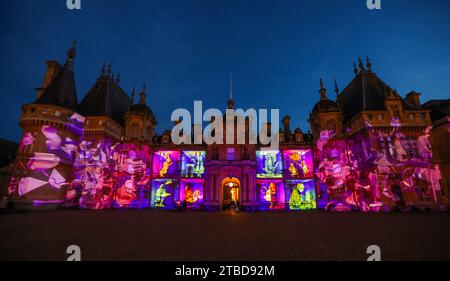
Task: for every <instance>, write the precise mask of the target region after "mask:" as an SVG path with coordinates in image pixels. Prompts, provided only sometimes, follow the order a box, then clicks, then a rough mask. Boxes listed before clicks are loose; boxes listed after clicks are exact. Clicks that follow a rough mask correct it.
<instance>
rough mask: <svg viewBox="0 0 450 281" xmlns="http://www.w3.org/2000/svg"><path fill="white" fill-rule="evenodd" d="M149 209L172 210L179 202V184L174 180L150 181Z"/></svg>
mask: <svg viewBox="0 0 450 281" xmlns="http://www.w3.org/2000/svg"><path fill="white" fill-rule="evenodd" d="M151 198H152V201H151V207H155V208H161V209H174V208H176V202H177V201H180V184H179V181H178V180H174V179H157V180H153V181H152V194H151Z"/></svg>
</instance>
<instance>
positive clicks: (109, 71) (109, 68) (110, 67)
mask: <svg viewBox="0 0 450 281" xmlns="http://www.w3.org/2000/svg"><path fill="white" fill-rule="evenodd" d="M111 69H112V65H111V63H110V64H109V65H108V77H111Z"/></svg>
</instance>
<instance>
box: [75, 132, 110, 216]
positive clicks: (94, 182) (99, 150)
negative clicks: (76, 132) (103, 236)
mask: <svg viewBox="0 0 450 281" xmlns="http://www.w3.org/2000/svg"><path fill="white" fill-rule="evenodd" d="M114 153H117V152H115V151H113V150H112V149H111V145H110V142H109V141H107V140H105V141H101V142H99V143H98V144H94V143H93V142H91V141H86V140H84V141H82V142H81V143H80V146H79V153H78V154H77V158H76V160H75V163H74V169H75V179H74V180H73V182H72V187H73V188H74V190H77V189H81V196H80V199H79V205H80V207H82V208H88V209H105V208H109V207H110V204H111V199H112V198H111V193H112V191H113V188H114V182H115V176H114V174H115V173H114V171H115V168H116V165H115V162H114V161H113V158H114ZM68 199H69V198H68Z"/></svg>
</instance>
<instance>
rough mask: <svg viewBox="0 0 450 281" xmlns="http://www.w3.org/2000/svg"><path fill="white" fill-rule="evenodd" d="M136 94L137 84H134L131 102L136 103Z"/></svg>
mask: <svg viewBox="0 0 450 281" xmlns="http://www.w3.org/2000/svg"><path fill="white" fill-rule="evenodd" d="M135 96H136V86H135V85H134V84H133V88H132V89H131V103H132V104H134V97H135Z"/></svg>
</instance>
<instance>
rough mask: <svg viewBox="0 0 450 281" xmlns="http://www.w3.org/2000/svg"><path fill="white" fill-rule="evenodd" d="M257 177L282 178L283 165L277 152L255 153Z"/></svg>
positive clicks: (263, 151) (262, 151)
mask: <svg viewBox="0 0 450 281" xmlns="http://www.w3.org/2000/svg"><path fill="white" fill-rule="evenodd" d="M256 164H257V177H258V178H282V177H283V174H282V170H283V165H282V161H281V153H280V151H278V150H261V151H256Z"/></svg>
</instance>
